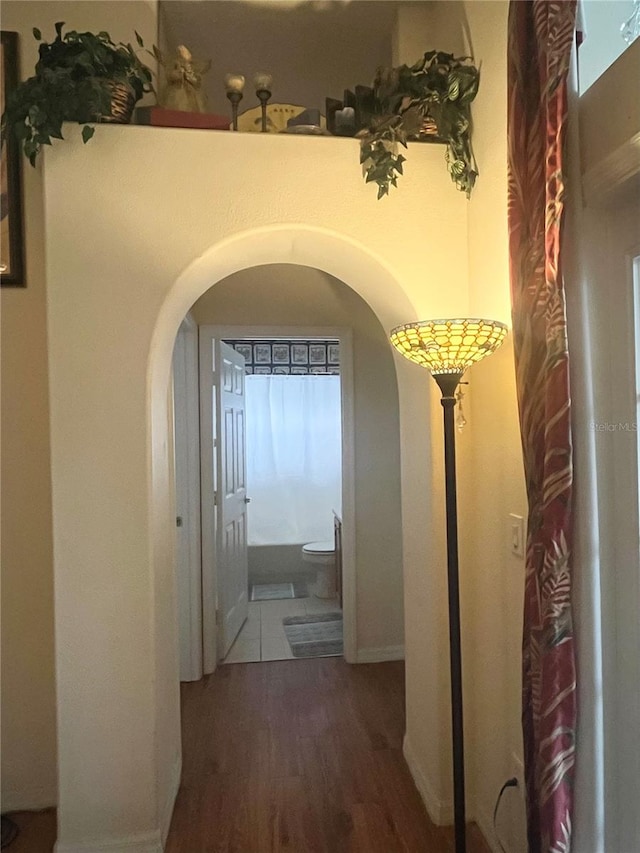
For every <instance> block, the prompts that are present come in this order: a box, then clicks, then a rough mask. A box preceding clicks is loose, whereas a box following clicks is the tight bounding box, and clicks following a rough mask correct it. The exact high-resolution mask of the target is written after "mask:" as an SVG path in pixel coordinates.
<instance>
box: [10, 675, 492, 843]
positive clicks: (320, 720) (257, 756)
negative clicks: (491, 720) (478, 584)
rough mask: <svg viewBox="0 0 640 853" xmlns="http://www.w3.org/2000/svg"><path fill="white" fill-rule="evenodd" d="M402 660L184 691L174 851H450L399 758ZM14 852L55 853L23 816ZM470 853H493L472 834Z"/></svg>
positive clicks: (447, 837) (221, 681)
mask: <svg viewBox="0 0 640 853" xmlns="http://www.w3.org/2000/svg"><path fill="white" fill-rule="evenodd" d="M403 727H404V667H403V665H402V663H382V664H361V665H359V666H348V665H347V664H345V663H344V661H343V660H342V659H340V658H318V659H316V660H294V661H277V662H273V663H248V664H232V665H229V666H221V667H219V668H218V670H217V672H216V673H215V674H214V675H212V676H210V677H208V678H206V679H204V680H203V681H200V682H196V683H193V684H185V685H183V686H182V731H183V776H182V785H181V787H180V791H179V794H178V799H177V801H176V807H175V811H174V816H173V821H172V824H171V830H170V833H169V839H168V841H167V846H166V853H276V851H277V853H285V851H286V853H452V851H453V841H452V835H451V831H450V830H445V829H442V828H438V827H436V826H434V825H433V824H432V823H431V821H430V820H429V818H428V817H427V814H426V812H425V809H424V807H423V805H422V801H421V799H420V797H419V795H418V792H417V791H416V789H415V787H414V784H413V780H412V779H411V776H410V774H409V771H408V770H407V767H406V765H405V762H404V759H403V757H402V735H403ZM13 818H14V820H16V822H17V823H18V825H19V826H20V829H21V832H20V835H19V836H18V838H17V839H16V840H15V841H14V842H13V843H12V844H11V845H10V847H8V848H6V850H7V853H50V851H51V850H53V845H54V842H55V812H53V811H52V810H49V811H46V812H38V813H26V812H20V813H17V814H15V815H13ZM467 851H468V853H490V851H489V848H488V846H487V845H486V843H485V841H484V839H483V838H482V836H481V834H480V832H479V830H478V829H477V827H475V826H474V825H471V826H470V827H469V832H468V836H467Z"/></svg>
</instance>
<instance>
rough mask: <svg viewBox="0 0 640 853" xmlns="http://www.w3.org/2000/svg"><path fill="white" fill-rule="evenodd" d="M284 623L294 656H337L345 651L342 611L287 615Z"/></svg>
mask: <svg viewBox="0 0 640 853" xmlns="http://www.w3.org/2000/svg"><path fill="white" fill-rule="evenodd" d="M282 624H283V626H284V633H285V635H286V637H287V640H288V641H289V645H290V646H291V653H292V655H293V656H294V658H319V657H335V656H337V655H341V654H342V652H343V644H342V613H314V614H312V615H309V616H285V618H284V619H283V620H282Z"/></svg>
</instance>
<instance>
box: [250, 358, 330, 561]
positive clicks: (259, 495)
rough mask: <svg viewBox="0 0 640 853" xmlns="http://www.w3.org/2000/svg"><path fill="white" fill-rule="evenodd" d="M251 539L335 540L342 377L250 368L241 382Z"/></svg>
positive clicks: (266, 542)
mask: <svg viewBox="0 0 640 853" xmlns="http://www.w3.org/2000/svg"><path fill="white" fill-rule="evenodd" d="M246 418H247V493H248V495H249V496H250V497H251V503H250V505H249V514H248V543H249V545H286V544H305V543H308V542H315V541H318V540H331V539H333V515H332V510H334V509H335V510H338V511H339V510H340V508H341V506H340V505H341V482H342V453H341V406H340V377H339V376H333V375H322V374H320V375H301V376H290V375H269V376H260V375H252V376H251V375H250V376H247V382H246Z"/></svg>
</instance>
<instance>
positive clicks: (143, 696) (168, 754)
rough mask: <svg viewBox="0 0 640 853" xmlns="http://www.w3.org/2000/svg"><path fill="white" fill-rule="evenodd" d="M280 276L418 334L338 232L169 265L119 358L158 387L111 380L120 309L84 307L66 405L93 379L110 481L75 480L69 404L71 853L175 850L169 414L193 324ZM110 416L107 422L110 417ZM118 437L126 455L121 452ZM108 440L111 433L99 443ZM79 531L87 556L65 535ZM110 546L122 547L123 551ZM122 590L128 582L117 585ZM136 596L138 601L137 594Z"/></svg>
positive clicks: (406, 433) (275, 235) (64, 824)
mask: <svg viewBox="0 0 640 853" xmlns="http://www.w3.org/2000/svg"><path fill="white" fill-rule="evenodd" d="M156 243H157V241H156ZM154 245H155V244H154ZM271 263H280V264H282V263H285V264H290V263H294V264H298V265H302V266H309V267H314V268H316V269H320V270H322V271H324V272H327V273H329V274H330V275H333V276H335V277H336V278H338V279H340V280H341V281H344V282H345V283H346V284H348V285H349V287H351V288H352V289H353V290H354V291H356V293H358V294H359V295H360V296H362V298H363V299H364V300H365V301H366V302H367V303H368V304H369V306H370V307H371V308H372V310H373V311H374V313H375V314H376V315H377V317H378V319H379V321H380V323H381V324H382V326H383V328H385V329H389V328H390V327H391V326H393V325H395V324H397V323H400V322H406V321H409V320H411V319H415V318H416V312H415V309H414V307H413V305H412V303H411V300H410V299H409V297H408V295H407V291H406V290H405V289H404V288H403V286H402V284H401V282H400V281H399V280H398V278H397V277H396V276H395V275H394V274H393V272H392V270H391V269H390V268H389V266H388V264H387V263H386V262H385V261H384V260H382V259H381V258H380V257H378V256H377V254H376V253H375V250H374V249H371V248H368V247H367V246H364V245H363V244H361V243H358V242H357V241H355V240H354V239H352V238H351V237H348V236H346V235H344V234H340V233H337V232H335V231H331V230H329V229H324V228H319V227H311V226H306V225H274V226H268V227H264V228H256V229H251V230H248V231H243V232H241V233H239V234H236V235H233V236H232V237H229V238H227V239H225V240H222V241H220V242H219V243H216V244H215V245H214V246H213V247H212V248H210V249H208V250H207V251H205V252H204V253H203V254H201V256H200V257H198V258H197V259H196V260H195V261H193V262H192V263H191V264H190V265H189V266H188V267H187V268H186V269H185V271H184V272H183V273H182V274H181V275H179V276H178V277H177V278H176V279H175V281H173V283H171V282H170V281H167V280H163V279H162V278H160V279H158V275H159V274H160V275H161V272H160V273H159V272H158V271H161V269H162V265H161V264H160V265H159V266H158V269H157V270H156V271H155V272H153V271H151V272H149V273H145V272H144V271H142V270H141V276H142V278H141V282H140V284H138V288H139V290H138V291H136V292H135V294H134V295H135V300H133V301H132V303H131V306H130V310H131V314H130V315H128V317H127V323H126V324H122V328H121V329H120V336H121V337H120V339H119V340H118V347H119V351H121V350H123V349H125V350H126V351H127V352H128V353H130V355H131V358H137V359H140V358H141V357H146V372H145V373H144V374H142V372H141V370H140V367H141V362H140V361H138V363H137V364H136V365H135V370H131V371H122V372H120V373H119V372H118V371H113V370H112V369H111V368H112V363H113V352H114V349H113V347H114V341H113V337H112V336H111V337H110V338H109V339H108V340H106V339H105V340H103V339H101V340H100V345H99V347H97V346H96V345H95V340H96V338H97V336H99V330H100V324H101V323H102V322H103V320H102V315H101V312H100V311H99V310H98V308H99V306H100V305H103V306H110V305H111V304H112V302H113V300H112V299H111V301H110V294H109V293H108V292H104V293H103V292H98V288H97V287H93V289H92V297H93V303H91V304H90V305H89V303H87V306H86V310H85V308H84V306H81V310H80V311H79V312H78V313H77V314H76V315H75V316H74V322H77V323H83V324H84V325H83V327H82V331H83V335H86V334H87V330H90V331H94V335H93V338H92V343H93V344H94V349H93V351H91V350H90V348H89V346H88V345H87V354H89V353H90V357H89V359H88V360H87V361H83V362H78V361H74V362H73V365H72V366H71V365H70V364H69V363H67V362H66V361H65V359H64V357H63V355H62V353H61V350H60V348H59V347H57V348H56V351H55V354H54V355H55V359H57V361H56V368H55V369H56V370H58V375H57V377H56V380H57V381H56V383H55V384H56V390H57V391H58V392H59V391H60V389H62V388H64V390H65V394H66V393H67V392H68V393H69V394H76V398H77V394H78V391H77V379H76V376H80V375H82V377H85V378H86V383H87V384H86V386H85V387H86V393H84V391H83V397H82V407H81V409H80V411H81V412H82V414H83V416H84V420H83V421H82V424H81V425H80V426H81V428H82V432H81V433H78V434H79V435H80V436H81V440H82V442H83V444H82V452H83V454H84V456H83V457H82V458H85V457H86V458H87V459H89V460H90V463H91V464H92V465H93V466H94V468H92V469H90V468H89V467H88V465H87V466H85V470H83V471H79V472H74V476H75V479H74V480H73V481H71V480H70V479H68V478H66V477H65V471H64V460H65V454H66V453H73V452H75V448H73V447H72V446H71V444H70V443H69V440H68V437H67V435H66V434H65V433H64V432H63V430H62V429H61V424H63V423H64V421H65V415H64V410H63V408H61V406H62V405H63V403H62V401H64V400H65V399H66V397H65V396H63V397H62V398H61V404H60V405H57V404H56V406H55V407H54V408H55V412H54V420H55V419H56V418H57V424H56V431H55V433H54V508H55V509H54V515H55V512H56V511H57V513H58V521H60V519H64V523H63V524H62V527H61V531H62V535H60V536H59V539H58V553H57V554H56V566H55V571H56V585H57V589H58V593H57V595H58V597H57V599H56V620H57V625H56V627H57V641H58V648H57V660H58V697H59V721H60V733H61V736H60V739H59V744H60V749H59V776H60V798H59V827H60V836H59V845H60V849H61V850H65V851H67V850H69V851H71V850H79V849H87V847H88V845H89V842H91V843H96V842H98V841H99V842H100V843H103V841H104V842H107V841H109V839H111V843H115V842H114V840H115V838H116V836H117V837H118V838H120V839H122V838H126V839H136V840H137V842H139V843H140V844H143V843H144V844H148V845H152V844H156V845H157V847H154V848H153V849H154V850H155V849H158V850H159V849H161V847H160V845H161V843H162V840H163V839H164V838H165V837H166V833H167V831H168V826H169V821H170V817H171V811H172V807H173V802H174V799H175V794H176V791H177V787H178V784H179V780H180V728H179V724H180V709H179V694H178V689H177V685H178V661H177V656H178V655H177V646H178V644H177V627H176V624H175V622H176V620H175V598H174V595H175V591H174V578H173V570H174V553H175V552H174V530H175V527H174V524H175V513H174V508H173V500H172V495H173V492H174V489H173V483H172V465H171V459H170V454H171V446H172V443H171V432H170V431H171V420H170V407H169V402H170V401H169V382H170V371H171V356H172V349H173V344H174V341H175V337H176V333H177V330H178V327H179V325H180V323H181V321H182V319H183V317H184V316H185V314H186V312H187V311H188V309H189V308H190V306H191V305H192V304H193V303H194V302H195V301H196V299H197V298H198V297H199V296H200V295H201V294H203V293H204V292H205V291H206V290H208V289H209V288H211V287H212V286H215V284H216V283H217V282H219V281H220V280H222V279H223V278H225V277H226V276H228V275H230V274H231V273H233V272H236V271H238V270H240V269H244V268H247V267H252V266H257V265H262V264H271ZM144 275H146V278H144ZM140 294H142V295H143V296H142V297H141V295H140ZM83 311H84V313H83ZM103 313H104V312H103ZM131 316H133V317H134V320H135V321H134V322H132V320H131ZM57 317H58V318H59V317H60V315H59V314H58V315H57ZM151 329H153V332H152V333H151V331H150V330H151ZM141 330H142V332H141ZM146 330H149V331H148V332H147V331H146ZM141 335H142V337H141ZM147 335H149V337H147ZM105 338H106V336H105ZM394 361H395V367H396V374H397V380H398V394H399V410H400V441H401V447H402V458H401V480H402V487H401V493H402V516H403V535H402V539H403V571H404V578H405V625H406V628H405V641H406V644H407V646H408V650H409V653H408V656H407V686H408V701H407V736H408V738H409V739H410V741H411V743H412V745H413V747H412V748H413V749H414V751H416V752H419V753H422V754H426V759H427V760H431V756H435V757H434V758H433V765H434V766H435V767H439V766H440V761H439V754H440V752H441V751H442V746H441V745H440V744H441V743H442V742H444V743H445V744H446V740H444V739H443V738H442V732H443V731H445V730H446V715H444V714H442V713H441V709H440V707H439V702H438V699H437V696H438V694H439V693H440V694H442V693H443V692H444V690H443V687H442V686H441V685H442V682H443V677H446V668H445V667H443V666H442V665H441V662H440V658H441V657H442V656H441V655H440V654H439V651H438V650H439V647H440V636H441V633H442V629H443V625H442V619H441V616H440V613H441V607H440V598H439V596H440V594H441V590H440V589H439V587H438V585H437V583H436V581H434V580H433V579H432V578H431V577H430V576H429V573H428V572H425V571H424V562H425V554H426V553H427V552H429V553H431V554H432V555H433V554H434V549H437V547H439V543H438V541H437V537H433V536H432V535H431V530H432V525H433V519H432V516H433V511H432V508H431V504H430V501H431V492H432V479H433V476H434V475H433V472H432V465H431V444H430V435H429V420H430V407H429V400H428V393H427V391H426V388H427V387H428V386H427V381H426V380H427V378H426V377H425V376H424V375H423V374H422V373H421V372H420V371H415V370H413V369H412V368H411V365H409V364H408V363H406V364H405V363H403V361H401V360H400V357H396V356H394ZM78 364H79V365H80V369H79V371H76V369H75V368H76V366H77V365H78ZM132 364H133V362H132ZM101 365H104V369H105V370H108V369H110V372H109V373H108V377H109V384H108V386H107V390H108V394H107V396H106V398H105V396H104V393H103V391H102V388H101V387H98V386H97V385H96V384H95V378H96V375H98V371H101V370H102V367H101ZM143 379H144V383H143V381H142V380H143ZM74 382H75V385H74ZM91 383H93V384H91ZM95 401H97V403H99V405H100V409H99V411H95V413H94V411H93V410H92V409H91V406H92V405H96V402H95ZM76 408H77V407H76ZM125 411H126V417H125V415H123V414H122V413H123V412H125ZM85 413H86V415H85ZM109 413H115V414H114V415H113V416H111V415H110V414H109ZM108 414H109V417H108V418H106V419H105V416H106V415H108ZM100 418H103V420H104V424H103V423H102V421H101V420H100ZM109 418H110V419H109ZM114 418H115V421H114ZM114 424H115V426H116V427H117V430H116V432H117V435H118V436H119V437H120V442H118V441H117V440H115V441H114V439H113V434H114V433H113V427H114ZM97 427H100V432H99V434H98V435H94V434H93V432H92V430H94V429H95V428H97ZM123 441H125V442H126V445H125V444H123V443H122V442H123ZM72 458H74V457H73V456H72ZM95 460H98V462H99V464H100V466H101V470H102V471H106V472H108V476H109V480H108V483H107V486H108V488H107V490H106V491H105V492H104V493H103V494H102V495H101V504H100V512H98V511H97V510H96V509H95V508H92V507H91V506H90V505H86V506H82V505H80V504H78V501H77V494H78V489H79V488H84V487H85V486H86V488H87V489H89V488H92V487H93V486H94V482H95V476H96V471H95ZM74 461H75V458H74ZM56 474H58V484H57V485H56V484H55V478H56ZM60 475H61V476H60ZM105 509H106V511H107V512H108V513H109V515H105ZM89 521H90V522H91V524H90V526H89V524H88V522H89ZM71 528H73V531H74V534H73V535H74V536H75V537H76V539H75V540H74V541H73V542H72V541H71V539H70V538H69V536H65V535H64V534H65V532H66V530H70V529H71ZM106 531H110V532H111V531H113V535H111V538H108V536H109V535H110V534H106ZM98 544H99V545H100V546H101V547H103V553H104V556H103V555H100V559H99V560H98V561H97V563H96V564H95V569H93V568H92V569H91V570H90V571H89V572H87V571H85V568H86V566H87V565H88V563H87V558H86V555H87V554H88V555H89V556H91V557H93V556H94V555H95V553H96V551H95V550H93V551H90V550H88V549H90V548H93V549H95V547H96V546H97V545H98ZM440 544H441V543H440ZM111 566H114V567H116V570H115V571H114V572H113V573H112V574H111V575H109V584H108V585H107V586H105V583H106V577H107V576H106V575H105V569H106V570H107V571H110V567H111ZM120 566H122V567H123V568H122V571H121V570H120ZM120 576H121V577H122V578H123V579H124V581H118V580H117V578H119V577H120ZM79 577H82V580H83V583H82V584H79V583H78V578H79ZM114 578H115V579H116V580H114ZM128 579H130V580H128ZM59 581H60V582H59ZM123 582H124V583H128V584H129V587H130V590H124V589H123V588H122V587H121V585H120V584H121V583H123ZM127 595H128V598H127V597H126V596H127ZM72 613H82V614H84V615H85V619H84V622H83V623H82V624H81V625H80V626H78V625H77V624H75V623H74V622H73V621H72V620H69V619H67V618H66V617H67V615H68V614H72ZM89 620H91V621H89ZM70 649H72V650H73V654H70V653H69V650H70ZM105 650H106V651H105ZM412 650H413V651H412ZM87 672H89V675H87ZM79 688H81V689H79ZM123 731H126V733H127V736H126V737H122V732H123ZM423 732H427V733H428V736H426V735H424V736H423V734H422V733H423ZM434 733H435V736H434ZM423 737H424V738H426V740H425V741H424V742H423ZM408 742H409V741H408ZM80 757H81V758H80ZM88 796H89V797H90V799H89V801H88V800H87V797H88ZM93 803H95V804H96V805H95V806H94V805H92V804H93ZM98 804H99V807H98ZM83 845H84V846H83ZM140 849H142V848H140ZM144 849H152V848H151V846H148V847H145V848H144Z"/></svg>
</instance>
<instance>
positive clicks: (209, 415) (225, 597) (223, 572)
mask: <svg viewBox="0 0 640 853" xmlns="http://www.w3.org/2000/svg"><path fill="white" fill-rule="evenodd" d="M244 376H245V374H244V359H243V358H242V356H241V355H239V354H238V353H236V351H235V350H234V349H233V348H232V347H230V346H228V345H227V344H225V343H223V342H222V341H217V340H215V338H213V337H212V335H211V334H210V332H208V331H207V329H206V327H203V328H201V329H200V394H201V450H202V475H201V476H202V559H203V565H202V570H203V575H202V588H203V645H204V669H205V672H213V670H214V669H215V666H216V663H217V660H221V659H222V658H224V657H225V656H226V654H227V652H228V651H229V649H230V648H231V646H232V644H233V641H234V640H235V638H236V637H237V635H238V632H239V631H240V628H241V627H242V625H243V624H244V622H245V620H246V618H247V615H248V605H249V601H248V599H249V596H248V585H249V577H248V560H247V503H248V502H249V501H248V498H247V488H246V479H245V478H246V462H245V398H244Z"/></svg>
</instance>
